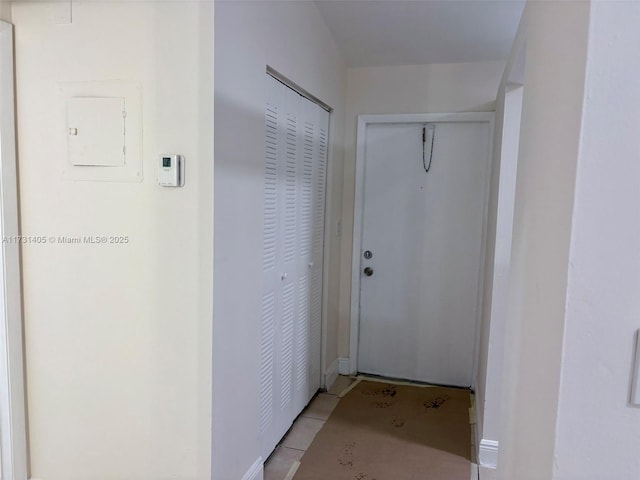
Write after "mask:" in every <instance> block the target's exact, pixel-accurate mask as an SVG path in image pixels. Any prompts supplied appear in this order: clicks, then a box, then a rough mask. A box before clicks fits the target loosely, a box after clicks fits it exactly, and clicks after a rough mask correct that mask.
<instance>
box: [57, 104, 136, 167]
mask: <svg viewBox="0 0 640 480" xmlns="http://www.w3.org/2000/svg"><path fill="white" fill-rule="evenodd" d="M125 117H126V113H125V101H124V98H123V97H73V98H70V99H68V100H67V128H68V130H67V132H68V142H69V162H70V163H71V164H72V165H74V166H96V167H122V166H124V164H125V157H126V152H125Z"/></svg>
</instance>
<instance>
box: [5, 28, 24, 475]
mask: <svg viewBox="0 0 640 480" xmlns="http://www.w3.org/2000/svg"><path fill="white" fill-rule="evenodd" d="M0 62H2V68H1V70H0V106H1V107H2V108H1V109H0V110H2V111H3V112H8V114H5V115H2V116H0V136H1V137H2V138H1V139H0V149H1V150H0V233H1V235H2V236H3V237H14V238H16V239H18V238H19V237H18V234H19V223H18V179H17V165H16V134H15V103H14V102H15V96H14V73H13V72H14V70H13V25H11V24H10V23H7V22H2V21H0ZM22 342H23V339H22V289H21V276H20V242H19V241H16V242H6V243H5V242H3V243H1V244H0V464H1V467H0V468H1V469H2V470H1V472H2V475H0V476H2V477H3V478H5V477H6V478H7V479H12V480H25V479H26V478H27V470H28V465H27V432H26V412H25V410H26V407H25V386H24V365H23V343H22Z"/></svg>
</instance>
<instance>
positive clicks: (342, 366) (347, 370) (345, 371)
mask: <svg viewBox="0 0 640 480" xmlns="http://www.w3.org/2000/svg"><path fill="white" fill-rule="evenodd" d="M338 372H339V373H340V375H351V373H352V372H351V364H350V363H349V357H346V358H345V357H340V358H338Z"/></svg>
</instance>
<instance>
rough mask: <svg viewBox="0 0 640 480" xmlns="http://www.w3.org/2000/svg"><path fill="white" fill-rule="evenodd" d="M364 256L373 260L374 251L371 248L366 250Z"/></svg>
mask: <svg viewBox="0 0 640 480" xmlns="http://www.w3.org/2000/svg"><path fill="white" fill-rule="evenodd" d="M363 256H364V258H366V259H367V260H371V258H372V257H373V253H371V250H366V251H365V252H364V254H363Z"/></svg>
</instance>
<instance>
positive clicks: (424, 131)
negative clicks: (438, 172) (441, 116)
mask: <svg viewBox="0 0 640 480" xmlns="http://www.w3.org/2000/svg"><path fill="white" fill-rule="evenodd" d="M427 125H428V126H429V131H430V132H431V148H430V151H429V165H427V159H426V155H425V150H426V148H425V145H426V144H427ZM435 141H436V126H435V125H429V124H425V125H424V126H423V127H422V166H423V167H424V171H425V172H427V173H429V170H431V162H432V161H433V144H434V143H435Z"/></svg>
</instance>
